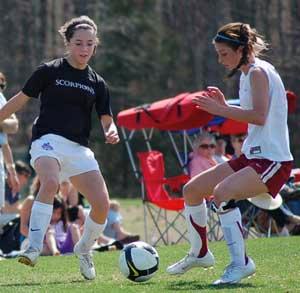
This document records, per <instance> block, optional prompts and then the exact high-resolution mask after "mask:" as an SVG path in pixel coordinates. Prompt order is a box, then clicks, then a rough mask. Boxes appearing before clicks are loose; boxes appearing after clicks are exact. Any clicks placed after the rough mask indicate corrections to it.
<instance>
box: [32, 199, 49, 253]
mask: <svg viewBox="0 0 300 293" xmlns="http://www.w3.org/2000/svg"><path fill="white" fill-rule="evenodd" d="M52 212H53V205H51V204H47V203H43V202H40V201H34V203H33V206H32V209H31V215H30V223H29V234H28V239H29V243H30V247H33V248H36V249H38V250H39V251H40V252H41V251H42V249H43V242H44V237H45V234H46V231H47V229H48V227H49V224H50V220H51V217H52Z"/></svg>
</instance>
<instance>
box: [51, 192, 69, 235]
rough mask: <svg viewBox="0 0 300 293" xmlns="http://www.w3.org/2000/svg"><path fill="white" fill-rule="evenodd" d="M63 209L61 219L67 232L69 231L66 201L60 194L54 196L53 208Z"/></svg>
mask: <svg viewBox="0 0 300 293" xmlns="http://www.w3.org/2000/svg"><path fill="white" fill-rule="evenodd" d="M60 208H61V210H62V212H61V220H62V221H63V226H64V230H65V232H66V231H67V211H66V203H65V201H64V199H63V198H62V197H60V196H58V195H56V196H55V197H54V201H53V210H56V209H60Z"/></svg>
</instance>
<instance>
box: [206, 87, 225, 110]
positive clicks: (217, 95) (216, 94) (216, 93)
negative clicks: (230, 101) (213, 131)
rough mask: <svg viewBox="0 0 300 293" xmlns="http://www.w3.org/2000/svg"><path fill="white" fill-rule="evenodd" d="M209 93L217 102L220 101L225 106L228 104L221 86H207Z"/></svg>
mask: <svg viewBox="0 0 300 293" xmlns="http://www.w3.org/2000/svg"><path fill="white" fill-rule="evenodd" d="M207 92H208V95H209V96H210V97H212V98H214V99H215V100H216V101H217V102H219V103H220V104H221V105H223V106H227V102H226V99H225V96H224V94H223V93H222V92H221V91H220V89H219V88H217V87H215V86H208V87H207Z"/></svg>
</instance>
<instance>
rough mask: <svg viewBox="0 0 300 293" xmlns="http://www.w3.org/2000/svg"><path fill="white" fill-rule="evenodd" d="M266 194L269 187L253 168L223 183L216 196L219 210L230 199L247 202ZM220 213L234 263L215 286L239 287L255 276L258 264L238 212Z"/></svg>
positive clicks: (220, 211)
mask: <svg viewBox="0 0 300 293" xmlns="http://www.w3.org/2000/svg"><path fill="white" fill-rule="evenodd" d="M267 191H268V188H267V186H266V185H265V184H264V183H263V182H262V181H261V179H260V176H259V175H258V174H257V173H256V171H255V170H254V169H252V168H251V167H246V168H244V169H241V170H240V171H238V172H236V173H234V174H232V175H231V176H229V177H227V178H225V179H224V180H223V181H222V182H220V183H219V184H218V185H217V186H216V187H215V189H214V196H215V202H216V206H217V207H219V206H220V204H221V203H225V205H226V202H228V201H229V200H231V199H236V200H239V199H245V198H247V197H250V196H251V195H252V196H255V195H257V194H260V193H264V192H267ZM218 213H219V218H220V222H221V226H222V230H223V234H224V238H225V240H226V243H227V246H228V249H229V252H230V256H231V263H230V265H229V266H228V267H227V268H226V269H225V272H224V274H223V275H222V277H221V278H220V279H218V280H217V281H215V282H214V284H215V285H219V284H225V283H231V284H232V283H237V282H239V281H240V280H241V279H243V278H245V277H248V276H250V275H252V274H254V272H255V264H254V262H253V261H252V259H251V258H250V257H248V256H247V254H246V249H245V242H244V238H243V228H242V217H241V213H240V210H239V208H237V207H231V208H229V209H227V210H224V211H222V210H219V211H218Z"/></svg>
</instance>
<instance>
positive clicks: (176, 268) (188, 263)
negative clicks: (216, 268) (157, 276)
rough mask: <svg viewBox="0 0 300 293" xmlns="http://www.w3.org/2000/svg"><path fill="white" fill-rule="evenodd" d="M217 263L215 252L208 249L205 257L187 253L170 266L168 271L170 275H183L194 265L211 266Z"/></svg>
mask: <svg viewBox="0 0 300 293" xmlns="http://www.w3.org/2000/svg"><path fill="white" fill-rule="evenodd" d="M214 264H215V258H214V256H213V254H212V253H211V252H210V251H208V252H207V253H206V255H205V256H204V257H200V258H199V257H195V256H193V255H191V254H188V255H186V256H185V257H184V258H183V259H181V260H180V261H179V262H177V263H175V264H173V265H171V266H169V267H168V268H167V273H169V274H170V275H181V274H184V273H185V272H187V271H188V270H190V269H191V268H194V267H203V268H209V267H212V266H213V265H214Z"/></svg>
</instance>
